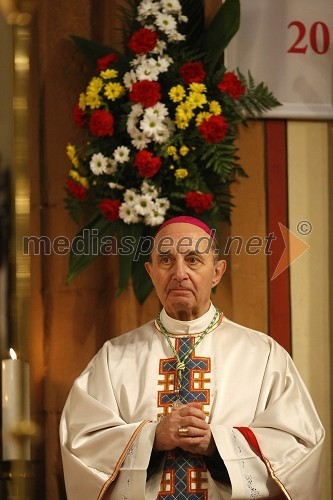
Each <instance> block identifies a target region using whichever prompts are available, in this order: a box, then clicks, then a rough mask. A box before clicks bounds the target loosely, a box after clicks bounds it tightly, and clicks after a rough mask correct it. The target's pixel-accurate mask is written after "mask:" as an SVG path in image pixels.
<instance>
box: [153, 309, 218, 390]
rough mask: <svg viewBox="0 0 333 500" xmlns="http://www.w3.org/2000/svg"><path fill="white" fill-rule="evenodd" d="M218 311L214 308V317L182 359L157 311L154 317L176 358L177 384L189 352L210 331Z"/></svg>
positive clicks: (180, 378)
mask: <svg viewBox="0 0 333 500" xmlns="http://www.w3.org/2000/svg"><path fill="white" fill-rule="evenodd" d="M219 313H220V311H219V310H218V309H216V312H215V314H214V317H213V319H212V321H211V322H210V323H209V325H208V326H207V328H206V330H205V331H204V332H203V333H202V334H201V335H200V337H199V338H198V340H197V341H196V342H195V344H193V345H192V346H191V347H190V349H189V350H188V351H187V353H186V354H185V355H184V357H183V359H180V357H179V355H178V353H177V351H176V349H175V348H174V347H173V345H172V342H171V339H170V337H169V335H168V333H167V331H166V329H165V328H164V325H163V323H162V321H161V317H160V313H158V315H157V317H156V323H157V324H158V326H159V327H160V329H161V332H162V334H163V336H164V338H165V339H166V340H167V342H168V344H169V346H170V349H171V350H172V352H173V354H174V355H175V357H176V359H177V365H176V370H177V371H178V377H179V385H181V380H182V376H183V373H182V372H183V371H184V370H185V368H186V361H187V360H188V359H189V357H190V355H191V352H192V351H194V349H195V348H196V347H197V346H198V345H199V344H200V342H201V341H202V339H203V338H204V337H205V336H206V335H207V333H209V332H210V329H211V328H212V326H213V325H214V323H215V321H216V319H217V317H218V315H219Z"/></svg>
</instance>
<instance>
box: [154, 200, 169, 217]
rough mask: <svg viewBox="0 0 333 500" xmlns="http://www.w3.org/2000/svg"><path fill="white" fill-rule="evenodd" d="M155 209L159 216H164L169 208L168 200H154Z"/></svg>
mask: <svg viewBox="0 0 333 500" xmlns="http://www.w3.org/2000/svg"><path fill="white" fill-rule="evenodd" d="M155 208H156V210H158V212H159V213H160V214H162V215H164V214H165V212H166V211H167V210H169V208H170V201H169V200H168V198H157V199H156V200H155Z"/></svg>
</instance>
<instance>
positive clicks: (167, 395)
mask: <svg viewBox="0 0 333 500" xmlns="http://www.w3.org/2000/svg"><path fill="white" fill-rule="evenodd" d="M194 341H195V339H194V338H192V337H185V338H176V339H175V349H176V350H177V352H181V353H182V352H187V351H188V349H189V348H190V347H191V345H193V343H194ZM210 371H211V366H210V358H204V357H197V356H196V355H195V351H194V352H192V353H191V356H190V359H189V360H188V361H187V363H186V369H185V370H184V375H183V380H182V390H181V393H180V395H179V399H180V400H181V401H183V402H184V403H189V402H190V401H200V402H201V403H202V408H203V411H204V412H205V413H206V414H207V415H209V410H210V406H209V405H210V382H211V379H210V376H209V374H210ZM158 385H159V386H162V390H160V391H158V403H157V405H158V408H161V410H162V411H160V412H159V413H158V415H157V416H158V417H161V416H162V415H166V414H167V413H169V411H171V407H172V403H173V402H174V401H175V393H174V391H175V389H176V387H177V385H178V375H177V370H176V359H175V358H174V357H173V358H167V359H161V360H160V368H159V380H158Z"/></svg>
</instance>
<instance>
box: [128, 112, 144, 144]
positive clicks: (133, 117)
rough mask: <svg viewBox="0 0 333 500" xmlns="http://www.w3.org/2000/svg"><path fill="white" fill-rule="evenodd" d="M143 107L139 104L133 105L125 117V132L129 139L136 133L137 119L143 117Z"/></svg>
mask: <svg viewBox="0 0 333 500" xmlns="http://www.w3.org/2000/svg"><path fill="white" fill-rule="evenodd" d="M143 111H144V110H143V106H142V105H141V104H134V105H133V106H132V109H131V111H130V112H129V114H128V117H127V132H128V133H129V135H130V136H131V137H133V136H135V134H136V132H137V130H138V129H137V123H138V118H139V117H140V116H142V115H143Z"/></svg>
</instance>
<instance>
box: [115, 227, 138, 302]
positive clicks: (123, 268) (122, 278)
mask: <svg viewBox="0 0 333 500" xmlns="http://www.w3.org/2000/svg"><path fill="white" fill-rule="evenodd" d="M143 230H144V225H143V224H130V225H128V226H126V225H125V224H124V223H120V224H119V232H118V240H119V264H120V268H119V280H118V289H117V295H118V296H119V295H120V294H121V293H122V291H123V290H124V289H125V288H126V286H127V285H128V282H129V279H130V277H131V272H132V261H133V258H134V257H135V255H136V251H137V248H138V246H139V244H140V238H141V236H142V233H143ZM124 238H127V239H128V240H127V241H128V243H129V244H128V245H124V244H125V241H126V240H124ZM130 247H131V248H130ZM123 248H124V251H121V249H123ZM131 249H132V250H131Z"/></svg>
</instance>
